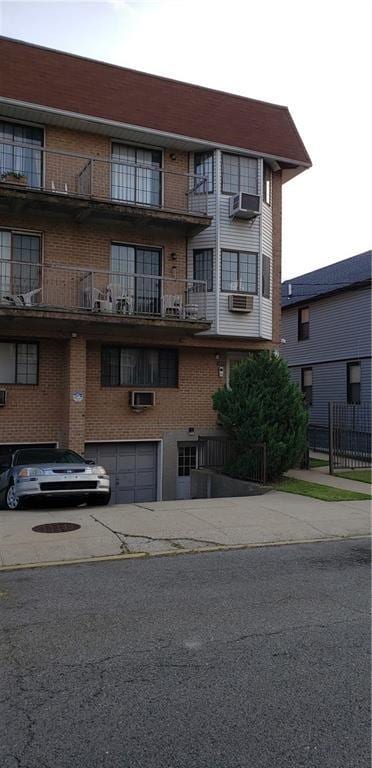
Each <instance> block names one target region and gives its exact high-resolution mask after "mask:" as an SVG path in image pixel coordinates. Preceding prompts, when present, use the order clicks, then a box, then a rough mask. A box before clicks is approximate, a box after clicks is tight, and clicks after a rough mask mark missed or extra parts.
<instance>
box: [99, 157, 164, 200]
mask: <svg viewBox="0 0 372 768" xmlns="http://www.w3.org/2000/svg"><path fill="white" fill-rule="evenodd" d="M112 161H113V162H112V175H111V193H112V197H113V199H114V200H122V201H124V202H129V203H137V204H139V205H150V206H155V207H157V206H160V205H161V195H162V192H161V172H160V170H159V169H160V168H161V163H162V153H161V152H160V151H159V150H153V149H144V148H143V147H131V146H126V145H125V144H119V143H114V144H113V145H112Z"/></svg>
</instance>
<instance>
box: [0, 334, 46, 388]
mask: <svg viewBox="0 0 372 768" xmlns="http://www.w3.org/2000/svg"><path fill="white" fill-rule="evenodd" d="M37 374H38V345H37V344H29V343H27V344H24V343H23V342H17V341H15V342H0V384H37Z"/></svg>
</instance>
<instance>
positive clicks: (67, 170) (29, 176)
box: [0, 140, 208, 216]
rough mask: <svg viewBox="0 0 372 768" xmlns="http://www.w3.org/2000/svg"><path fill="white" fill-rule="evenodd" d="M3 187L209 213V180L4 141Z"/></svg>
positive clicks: (0, 158)
mask: <svg viewBox="0 0 372 768" xmlns="http://www.w3.org/2000/svg"><path fill="white" fill-rule="evenodd" d="M0 185H5V186H11V187H13V188H14V187H16V188H18V189H25V190H27V189H28V190H33V191H36V190H39V191H44V192H53V194H55V195H64V196H67V197H80V198H89V199H94V200H98V201H108V202H114V203H117V204H119V205H130V206H140V207H145V208H158V209H165V210H168V211H175V212H179V213H192V214H196V215H198V216H206V215H208V182H207V177H204V176H199V175H196V174H194V173H185V172H182V171H171V170H168V169H167V170H165V169H164V168H162V167H161V166H160V165H158V164H154V163H138V162H131V161H129V160H123V159H121V158H119V157H117V158H115V156H113V157H112V158H103V157H89V156H88V155H82V154H77V153H72V152H64V151H62V150H55V149H45V148H44V147H35V146H30V145H28V144H20V143H18V142H17V143H14V142H6V141H4V140H1V141H0Z"/></svg>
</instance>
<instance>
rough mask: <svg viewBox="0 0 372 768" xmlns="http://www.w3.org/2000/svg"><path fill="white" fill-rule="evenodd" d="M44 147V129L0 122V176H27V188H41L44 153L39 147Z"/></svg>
mask: <svg viewBox="0 0 372 768" xmlns="http://www.w3.org/2000/svg"><path fill="white" fill-rule="evenodd" d="M23 145H27V146H23ZM42 145H43V130H42V128H33V127H31V126H28V125H17V124H16V123H7V122H5V121H2V122H0V174H3V173H20V174H22V175H24V176H27V186H29V187H41V182H42V152H41V151H40V149H37V147H42ZM34 147H35V149H34Z"/></svg>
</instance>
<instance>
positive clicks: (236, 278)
mask: <svg viewBox="0 0 372 768" xmlns="http://www.w3.org/2000/svg"><path fill="white" fill-rule="evenodd" d="M257 258H258V257H257V253H248V252H247V251H225V250H224V251H222V253H221V290H222V291H229V292H234V293H257Z"/></svg>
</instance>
